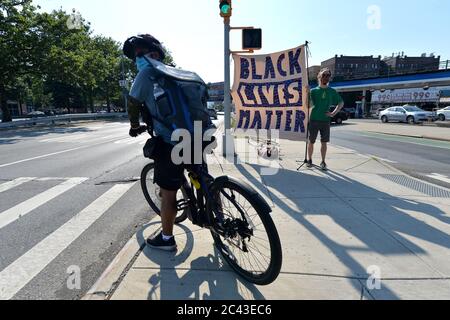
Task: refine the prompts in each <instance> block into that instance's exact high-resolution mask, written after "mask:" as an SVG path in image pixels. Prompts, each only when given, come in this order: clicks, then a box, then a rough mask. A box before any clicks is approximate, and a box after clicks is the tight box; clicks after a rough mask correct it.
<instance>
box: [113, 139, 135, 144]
mask: <svg viewBox="0 0 450 320" xmlns="http://www.w3.org/2000/svg"><path fill="white" fill-rule="evenodd" d="M135 140H136V138H126V139H122V140H117V141H115V142H114V143H115V144H125V143H126V144H128V143H130V142H131V143H133V142H135Z"/></svg>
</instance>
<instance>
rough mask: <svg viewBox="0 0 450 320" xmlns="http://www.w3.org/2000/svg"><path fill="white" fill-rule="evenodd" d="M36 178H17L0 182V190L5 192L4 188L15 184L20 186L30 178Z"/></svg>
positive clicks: (13, 186) (7, 188)
mask: <svg viewBox="0 0 450 320" xmlns="http://www.w3.org/2000/svg"><path fill="white" fill-rule="evenodd" d="M34 179H36V178H17V179H15V180H12V181H9V182H6V183H2V184H0V192H5V191H6V190H9V189H12V188H15V187H17V186H20V185H21V184H24V183H26V182H29V181H31V180H34Z"/></svg>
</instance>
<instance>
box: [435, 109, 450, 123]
mask: <svg viewBox="0 0 450 320" xmlns="http://www.w3.org/2000/svg"><path fill="white" fill-rule="evenodd" d="M436 113H437V116H438V118H439V120H440V121H445V120H447V121H448V120H450V107H447V108H444V109H441V110H438V111H436Z"/></svg>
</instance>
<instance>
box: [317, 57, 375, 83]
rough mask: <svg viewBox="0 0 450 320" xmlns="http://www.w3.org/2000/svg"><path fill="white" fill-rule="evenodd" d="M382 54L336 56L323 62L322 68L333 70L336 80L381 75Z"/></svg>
mask: <svg viewBox="0 0 450 320" xmlns="http://www.w3.org/2000/svg"><path fill="white" fill-rule="evenodd" d="M381 63H382V62H381V56H378V57H374V56H343V55H341V56H338V55H336V56H334V57H333V58H331V59H329V60H326V61H324V62H322V66H321V67H322V68H329V69H330V70H331V72H333V78H334V80H335V81H336V80H350V79H356V78H370V77H377V76H379V75H380V70H381Z"/></svg>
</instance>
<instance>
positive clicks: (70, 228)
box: [0, 183, 135, 300]
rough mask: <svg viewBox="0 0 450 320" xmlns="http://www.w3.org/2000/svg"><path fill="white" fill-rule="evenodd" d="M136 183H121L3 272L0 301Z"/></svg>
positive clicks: (26, 280) (44, 265) (74, 238)
mask: <svg viewBox="0 0 450 320" xmlns="http://www.w3.org/2000/svg"><path fill="white" fill-rule="evenodd" d="M134 184H135V183H129V184H118V185H115V186H114V187H112V188H111V189H109V190H108V191H107V192H106V193H104V194H103V195H102V196H101V197H100V198H98V199H97V200H95V201H94V202H92V203H91V204H90V205H89V206H88V207H86V208H85V209H84V210H82V211H81V212H79V213H78V214H77V215H76V216H74V217H73V218H72V219H70V220H69V221H68V222H67V223H65V224H64V225H63V226H61V227H60V228H58V229H57V230H55V231H54V232H53V233H52V234H51V235H49V236H48V237H47V238H45V239H44V240H42V241H41V242H39V243H38V244H37V245H36V246H34V247H33V248H32V249H30V250H29V251H28V252H26V253H25V254H24V255H23V256H21V257H20V258H19V259H17V260H16V261H14V262H13V263H12V264H10V265H9V266H8V267H6V268H5V269H4V270H3V271H1V272H0V300H9V299H11V298H13V297H14V295H16V294H17V293H18V292H19V291H20V290H21V289H22V288H23V287H24V286H25V285H27V283H28V282H30V281H31V280H32V279H33V278H34V277H36V276H37V275H38V274H39V273H40V272H41V271H42V270H43V269H44V268H45V267H46V266H47V265H48V264H50V263H51V262H52V261H53V260H54V259H55V258H56V257H57V256H58V255H59V254H60V253H61V252H63V250H64V249H66V248H67V247H68V246H69V245H70V244H71V243H72V242H74V241H75V240H76V239H77V238H78V237H79V236H81V234H83V232H85V231H86V230H87V229H88V228H89V227H90V226H91V225H92V224H93V223H94V222H96V221H97V220H98V219H99V218H100V217H101V216H102V215H103V214H104V213H105V212H106V211H107V210H108V209H109V208H111V207H112V206H113V205H114V204H115V203H116V202H117V201H118V200H119V199H120V198H121V197H122V196H123V195H124V194H125V193H126V192H127V191H128V190H129V189H130V188H131V187H132V186H133V185H134Z"/></svg>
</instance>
